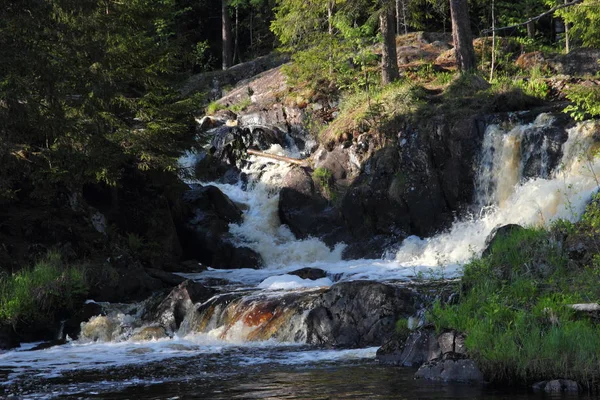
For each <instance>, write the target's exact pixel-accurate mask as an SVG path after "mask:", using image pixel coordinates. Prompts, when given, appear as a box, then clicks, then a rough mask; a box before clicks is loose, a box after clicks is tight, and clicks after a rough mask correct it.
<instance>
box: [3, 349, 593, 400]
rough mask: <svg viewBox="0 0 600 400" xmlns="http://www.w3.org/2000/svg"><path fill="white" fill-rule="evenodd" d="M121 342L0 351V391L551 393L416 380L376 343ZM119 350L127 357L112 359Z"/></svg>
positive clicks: (121, 395) (172, 395) (114, 394)
mask: <svg viewBox="0 0 600 400" xmlns="http://www.w3.org/2000/svg"><path fill="white" fill-rule="evenodd" d="M126 346H127V348H128V353H127V354H129V356H123V354H121V353H119V352H115V349H114V348H113V347H114V345H91V346H88V347H85V346H79V347H76V349H75V350H74V348H73V347H69V346H61V347H58V348H54V349H49V350H43V351H33V352H26V351H21V352H12V353H5V354H3V355H0V380H2V386H1V389H0V390H1V392H0V393H1V394H2V395H3V396H10V395H12V396H18V397H20V398H24V399H29V398H70V399H71V398H72V399H448V400H451V399H511V400H524V399H544V398H550V397H548V396H545V395H543V394H536V393H532V392H529V391H526V390H516V389H514V388H504V389H503V388H490V387H486V386H473V385H467V384H443V383H432V382H426V381H420V380H415V379H413V374H414V372H415V370H413V369H410V368H398V367H387V366H381V365H379V364H378V363H377V362H376V361H375V360H374V351H375V349H373V348H372V349H363V350H348V351H332V350H315V349H312V348H307V347H303V346H268V345H267V346H258V347H247V346H240V347H236V346H226V347H214V346H213V347H212V348H211V350H210V351H207V349H206V348H199V347H198V348H195V349H192V350H190V348H187V349H186V348H185V347H182V345H180V344H179V345H178V346H172V347H171V348H172V349H173V352H172V353H171V354H169V355H166V356H164V357H163V358H162V359H159V358H160V357H156V353H157V350H156V344H151V345H149V346H148V345H143V346H137V347H133V345H126ZM132 347H133V348H132ZM153 348H154V349H155V350H153V351H150V350H149V349H153ZM88 352H89V354H86V353H88ZM103 352H104V353H105V354H102V353H103ZM149 354H154V355H155V356H154V357H153V359H152V358H149V357H147V355H149ZM118 355H120V356H123V357H130V358H129V359H128V361H127V360H126V361H123V360H112V361H111V357H113V356H118ZM163 355H164V354H163ZM82 360H85V361H82ZM94 360H95V361H94ZM28 363H29V364H28ZM36 365H37V366H38V367H36ZM555 398H567V397H561V396H558V397H555ZM570 398H576V397H570ZM579 398H585V397H579Z"/></svg>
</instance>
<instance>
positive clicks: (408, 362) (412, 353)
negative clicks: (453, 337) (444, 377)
mask: <svg viewBox="0 0 600 400" xmlns="http://www.w3.org/2000/svg"><path fill="white" fill-rule="evenodd" d="M441 355H442V352H441V349H440V345H439V343H438V339H437V335H436V333H435V331H433V330H429V329H424V330H419V331H416V332H413V333H411V334H410V335H409V336H408V338H407V339H406V340H405V341H399V340H398V339H392V340H391V341H389V342H387V343H386V344H385V345H383V346H382V347H381V348H380V349H379V350H377V360H378V361H379V362H380V363H382V364H391V365H400V366H403V367H420V366H421V365H423V364H424V363H426V362H427V361H431V360H433V359H435V358H438V357H440V356H441Z"/></svg>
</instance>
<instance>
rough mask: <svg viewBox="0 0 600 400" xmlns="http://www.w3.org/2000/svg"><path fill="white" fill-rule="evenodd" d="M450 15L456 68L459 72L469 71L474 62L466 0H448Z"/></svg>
mask: <svg viewBox="0 0 600 400" xmlns="http://www.w3.org/2000/svg"><path fill="white" fill-rule="evenodd" d="M450 16H451V19H452V38H453V39H454V52H455V54H456V64H457V67H458V70H459V71H460V72H467V71H471V70H473V69H475V67H476V64H475V50H474V49H473V36H472V35H471V22H470V20H469V10H468V8H467V0H450Z"/></svg>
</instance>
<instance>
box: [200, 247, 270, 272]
mask: <svg viewBox="0 0 600 400" xmlns="http://www.w3.org/2000/svg"><path fill="white" fill-rule="evenodd" d="M211 265H212V267H213V268H218V269H240V268H251V269H259V268H262V267H263V266H264V261H263V259H262V257H261V256H260V254H258V253H257V252H256V251H254V250H252V249H251V248H249V247H236V246H235V245H233V244H231V243H229V242H223V243H221V244H220V245H219V247H218V248H217V250H216V251H215V255H214V257H213V260H212V264H211Z"/></svg>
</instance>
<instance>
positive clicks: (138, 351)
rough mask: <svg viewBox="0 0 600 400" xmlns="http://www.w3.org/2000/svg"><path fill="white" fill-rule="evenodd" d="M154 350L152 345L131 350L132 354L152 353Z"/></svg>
mask: <svg viewBox="0 0 600 400" xmlns="http://www.w3.org/2000/svg"><path fill="white" fill-rule="evenodd" d="M153 351H154V350H152V349H151V348H150V347H139V348H137V349H132V350H129V353H130V354H148V353H152V352H153Z"/></svg>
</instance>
